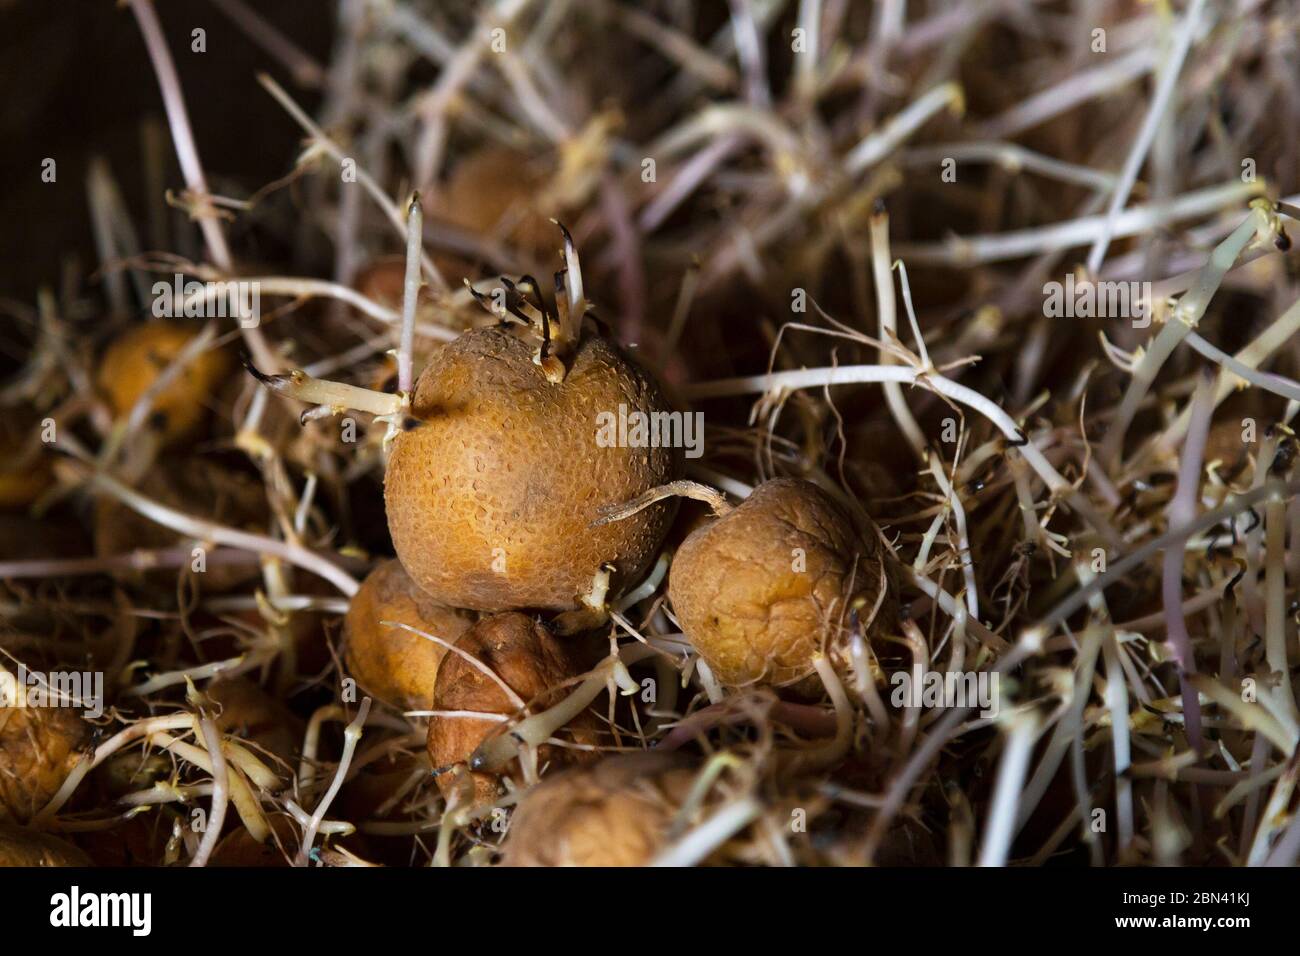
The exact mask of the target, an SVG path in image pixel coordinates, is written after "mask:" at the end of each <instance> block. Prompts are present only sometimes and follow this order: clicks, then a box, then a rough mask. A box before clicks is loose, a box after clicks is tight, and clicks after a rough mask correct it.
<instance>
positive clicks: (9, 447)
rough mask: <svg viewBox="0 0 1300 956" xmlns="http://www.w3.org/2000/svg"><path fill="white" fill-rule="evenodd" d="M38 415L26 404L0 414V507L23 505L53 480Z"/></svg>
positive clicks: (29, 501)
mask: <svg viewBox="0 0 1300 956" xmlns="http://www.w3.org/2000/svg"><path fill="white" fill-rule="evenodd" d="M40 434H41V419H40V417H39V416H38V415H37V413H36V411H35V410H34V409H31V408H28V407H16V408H6V409H5V411H4V414H3V415H0V509H18V508H26V507H27V506H28V505H30V504H32V502H34V501H35V500H36V499H37V498H39V497H40V496H41V495H42V494H43V493H44V492H45V491H46V490H47V489H49V488H50V487H51V486H52V485H53V484H54V469H53V467H52V465H51V456H50V455H49V454H48V453H47V452H48V449H47V447H46V446H45V445H44V444H42V443H41V442H40V440H39V439H40Z"/></svg>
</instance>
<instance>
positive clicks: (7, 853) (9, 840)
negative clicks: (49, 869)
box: [0, 824, 92, 867]
mask: <svg viewBox="0 0 1300 956" xmlns="http://www.w3.org/2000/svg"><path fill="white" fill-rule="evenodd" d="M91 865H92V864H91V860H90V857H88V856H86V854H84V853H82V852H81V851H80V850H78V849H77V848H76V847H75V846H73V845H72V844H71V843H65V842H64V841H63V840H60V839H59V838H58V837H53V836H50V834H48V833H38V832H37V831H35V830H28V829H26V828H24V827H15V826H9V825H7V824H0V867H17V866H23V867H26V866H91Z"/></svg>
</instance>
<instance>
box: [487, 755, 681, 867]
mask: <svg viewBox="0 0 1300 956" xmlns="http://www.w3.org/2000/svg"><path fill="white" fill-rule="evenodd" d="M694 779H695V771H694V770H693V769H691V767H690V766H689V762H688V761H687V760H686V759H685V758H683V757H681V756H680V755H677V754H668V753H653V752H651V753H643V754H627V755H622V756H617V757H607V758H606V759H604V760H602V761H600V762H599V763H597V764H595V765H593V766H590V767H581V768H574V769H570V770H566V771H565V772H564V773H561V774H557V775H555V776H554V777H550V778H548V779H546V780H544V781H542V783H540V784H538V785H537V786H536V787H535V788H534V789H532V790H530V791H529V792H528V794H527V795H526V796H525V797H524V799H523V801H522V802H521V803H520V804H519V807H518V809H516V810H515V812H514V815H513V816H512V817H511V819H510V828H509V830H508V832H507V836H506V841H505V847H504V856H503V858H502V863H503V864H504V865H505V866H645V865H646V864H647V863H649V862H650V861H651V860H653V859H654V857H655V855H656V854H657V853H658V852H659V851H660V850H661V849H663V847H664V845H665V842H666V836H667V831H668V828H669V826H670V824H671V823H672V820H673V816H674V814H676V812H677V810H678V808H679V807H681V805H682V804H683V802H684V801H685V800H686V796H687V794H688V793H689V791H690V788H691V784H692V782H693V781H694Z"/></svg>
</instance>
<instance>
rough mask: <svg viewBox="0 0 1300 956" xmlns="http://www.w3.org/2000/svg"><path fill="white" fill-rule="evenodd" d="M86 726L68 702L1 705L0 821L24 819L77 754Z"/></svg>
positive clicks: (53, 790)
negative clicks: (29, 705)
mask: <svg viewBox="0 0 1300 956" xmlns="http://www.w3.org/2000/svg"><path fill="white" fill-rule="evenodd" d="M89 737H90V725H89V724H88V723H86V721H85V720H83V719H82V717H81V713H80V711H77V710H74V709H72V708H70V707H0V823H19V824H22V823H26V822H27V821H28V820H30V819H31V818H32V817H33V816H35V815H36V813H37V811H39V810H40V809H41V808H42V807H44V806H45V804H46V803H48V802H49V800H50V797H52V796H54V794H55V793H56V792H58V789H59V787H61V786H62V785H63V781H64V780H65V779H67V776H68V774H69V773H70V772H71V771H72V768H73V767H74V766H76V764H77V761H78V760H79V759H80V758H81V750H82V747H83V746H84V745H85V744H86V742H87V741H88V739H89Z"/></svg>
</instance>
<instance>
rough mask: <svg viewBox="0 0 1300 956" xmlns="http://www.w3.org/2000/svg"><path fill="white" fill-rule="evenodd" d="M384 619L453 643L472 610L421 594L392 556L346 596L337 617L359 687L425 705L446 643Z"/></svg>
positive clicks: (407, 705)
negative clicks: (345, 604)
mask: <svg viewBox="0 0 1300 956" xmlns="http://www.w3.org/2000/svg"><path fill="white" fill-rule="evenodd" d="M386 621H387V622H392V623H393V624H405V625H407V626H409V627H413V628H416V629H418V630H421V631H424V632H425V633H428V634H432V635H433V636H434V637H438V638H441V639H442V640H443V641H446V642H448V643H454V642H455V641H456V639H457V638H459V637H460V636H461V635H462V634H463V633H465V631H466V630H467V629H468V628H469V627H470V626H471V625H472V624H473V623H474V615H473V614H471V613H470V612H469V611H462V610H459V609H458V608H452V607H447V606H446V605H445V604H440V603H438V602H437V601H435V600H434V599H433V598H431V597H430V596H429V595H427V594H425V593H424V592H423V591H421V590H420V589H419V588H418V587H416V586H415V582H413V581H412V580H411V577H410V575H408V574H407V573H406V570H405V569H404V568H403V567H402V565H401V562H399V561H396V560H393V561H385V562H384V563H383V564H380V565H379V566H378V567H376V568H375V569H374V570H373V571H371V572H370V573H369V574H368V575H366V579H365V580H364V581H363V582H361V589H360V590H359V591H357V593H356V594H355V595H353V597H352V601H351V603H350V604H349V606H348V613H347V616H346V617H344V619H343V645H344V650H343V653H344V661H345V663H346V664H347V669H348V673H349V674H351V675H352V676H353V677H354V678H356V681H357V683H358V684H359V685H360V686H361V687H362V689H363V690H365V691H366V692H367V693H369V694H372V695H373V696H375V697H377V698H379V699H380V700H382V701H384V702H385V703H387V704H391V705H392V706H394V707H398V708H400V709H402V710H428V709H429V708H431V707H432V706H433V692H434V682H435V681H436V679H437V676H438V665H439V663H440V662H441V661H442V659H443V657H444V656H445V655H446V653H447V649H446V646H445V645H444V644H439V643H438V642H437V641H431V640H429V639H428V638H425V637H421V636H420V635H419V634H414V633H412V632H411V631H408V630H406V629H405V628H401V627H394V626H389V625H387V624H385V623H384V622H386Z"/></svg>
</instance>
